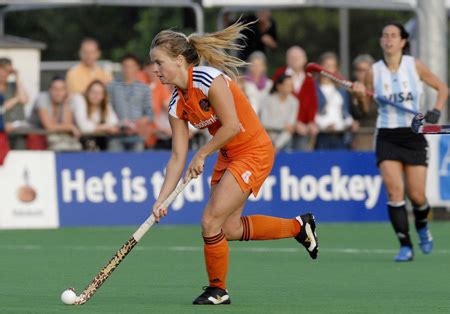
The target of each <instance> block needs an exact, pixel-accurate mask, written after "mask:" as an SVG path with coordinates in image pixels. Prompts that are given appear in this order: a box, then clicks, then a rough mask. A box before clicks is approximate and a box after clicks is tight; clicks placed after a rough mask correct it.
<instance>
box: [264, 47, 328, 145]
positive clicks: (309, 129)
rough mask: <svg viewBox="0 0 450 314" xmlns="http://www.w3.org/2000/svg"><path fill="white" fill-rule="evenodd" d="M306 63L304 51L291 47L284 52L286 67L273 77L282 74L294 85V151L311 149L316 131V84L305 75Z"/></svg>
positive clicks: (274, 78)
mask: <svg viewBox="0 0 450 314" xmlns="http://www.w3.org/2000/svg"><path fill="white" fill-rule="evenodd" d="M307 61H308V59H307V56H306V53H305V51H304V50H303V49H302V48H301V47H299V46H292V47H291V48H289V49H288V50H287V52H286V66H284V67H281V68H278V69H277V70H276V71H275V74H274V75H273V78H272V79H273V80H276V78H277V77H278V76H280V75H281V74H282V73H285V74H287V75H290V76H291V77H292V81H293V84H294V89H293V92H292V93H293V95H294V96H295V97H296V98H297V99H298V101H299V104H300V109H299V111H298V116H297V121H296V125H295V133H294V136H293V138H292V148H293V149H294V150H308V149H311V148H312V147H311V144H310V143H311V142H313V141H314V139H315V137H316V135H317V133H318V129H317V125H316V123H315V120H314V119H315V117H316V113H317V108H318V106H319V105H318V100H317V93H316V84H315V82H314V79H313V78H312V77H311V76H309V75H306V73H305V65H306V62H307Z"/></svg>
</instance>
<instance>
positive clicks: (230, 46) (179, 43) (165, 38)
mask: <svg viewBox="0 0 450 314" xmlns="http://www.w3.org/2000/svg"><path fill="white" fill-rule="evenodd" d="M253 23H254V22H251V23H246V24H244V23H242V22H239V21H238V22H236V23H234V24H232V25H230V26H228V27H227V28H225V29H224V30H221V31H218V32H215V33H211V34H208V33H207V34H205V35H198V34H195V33H194V34H191V35H189V36H187V37H186V35H184V34H182V33H178V32H174V31H172V30H165V31H162V32H160V33H159V34H158V35H156V37H155V38H154V39H153V42H152V45H151V49H153V48H155V47H159V46H162V47H164V48H165V50H166V52H167V53H168V54H169V55H171V56H172V57H174V58H175V57H177V56H179V55H182V56H184V57H185V59H186V62H187V63H188V64H192V65H194V66H196V65H198V64H200V61H201V59H202V58H203V59H204V60H205V61H206V62H207V63H208V64H209V65H210V66H212V67H215V68H217V69H220V70H222V71H223V72H224V73H226V74H227V75H229V76H231V77H232V78H236V76H238V75H239V71H238V68H239V67H242V66H246V65H247V63H246V62H244V61H242V60H241V59H239V58H237V57H234V56H232V55H230V54H228V53H227V52H226V51H225V50H233V51H239V50H241V49H242V48H243V46H242V45H240V44H238V43H236V41H241V40H243V39H245V36H244V35H243V34H242V31H243V30H245V29H247V28H248V26H249V25H251V24H253Z"/></svg>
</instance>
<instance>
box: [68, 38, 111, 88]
mask: <svg viewBox="0 0 450 314" xmlns="http://www.w3.org/2000/svg"><path fill="white" fill-rule="evenodd" d="M100 54H101V52H100V48H99V45H98V42H97V41H96V40H95V39H93V38H85V39H83V41H82V42H81V45H80V51H79V55H80V61H81V62H80V63H79V64H77V65H75V66H74V67H72V68H71V69H70V70H69V71H68V72H67V79H66V82H67V89H68V90H69V92H70V93H81V94H82V93H84V92H85V91H86V88H87V87H88V85H89V84H90V83H92V82H93V81H95V80H99V81H101V82H103V83H104V84H107V83H108V82H110V81H111V80H112V79H113V77H112V75H111V74H110V73H107V72H105V71H104V70H102V69H101V68H100V67H99V66H98V65H97V61H98V59H99V58H100Z"/></svg>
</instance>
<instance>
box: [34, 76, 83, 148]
mask: <svg viewBox="0 0 450 314" xmlns="http://www.w3.org/2000/svg"><path fill="white" fill-rule="evenodd" d="M30 123H31V124H32V125H34V126H36V127H40V128H44V129H45V130H47V131H49V132H52V134H49V135H48V136H47V142H48V148H49V149H51V150H56V151H74V150H80V149H81V144H80V142H79V141H78V138H79V136H80V132H79V130H78V129H77V128H76V126H75V125H74V124H73V115H72V111H71V108H70V104H69V100H68V93H67V86H66V82H65V80H64V79H63V78H62V77H54V78H53V79H52V81H51V82H50V87H49V89H48V91H47V92H41V93H40V94H39V96H38V98H37V99H36V101H35V104H34V107H33V111H32V113H31V116H30Z"/></svg>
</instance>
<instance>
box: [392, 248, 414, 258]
mask: <svg viewBox="0 0 450 314" xmlns="http://www.w3.org/2000/svg"><path fill="white" fill-rule="evenodd" d="M413 258H414V254H413V249H412V248H411V247H409V246H402V247H401V248H400V251H399V252H398V254H397V256H395V259H394V260H395V261H396V262H409V261H412V260H413Z"/></svg>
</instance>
